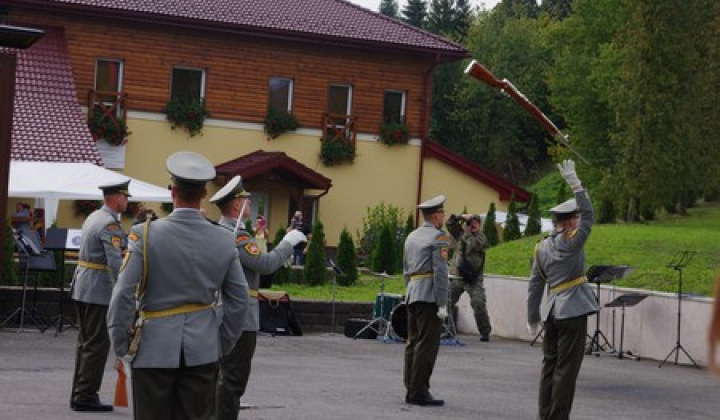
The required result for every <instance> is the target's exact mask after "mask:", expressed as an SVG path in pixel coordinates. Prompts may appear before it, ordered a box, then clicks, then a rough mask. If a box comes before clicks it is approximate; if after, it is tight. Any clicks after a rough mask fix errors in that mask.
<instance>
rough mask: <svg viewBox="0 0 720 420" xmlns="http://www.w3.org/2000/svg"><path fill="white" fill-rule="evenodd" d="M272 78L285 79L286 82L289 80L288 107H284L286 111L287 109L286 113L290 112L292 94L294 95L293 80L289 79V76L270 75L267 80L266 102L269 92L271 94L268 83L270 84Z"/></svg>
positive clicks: (291, 108)
mask: <svg viewBox="0 0 720 420" xmlns="http://www.w3.org/2000/svg"><path fill="white" fill-rule="evenodd" d="M273 79H276V80H287V81H288V82H290V83H289V86H288V98H287V103H288V109H286V111H287V112H288V113H290V112H292V110H293V96H294V94H295V80H293V79H291V78H290V77H282V76H270V79H269V80H268V102H269V101H270V94H271V91H270V84H271V82H272V81H273Z"/></svg>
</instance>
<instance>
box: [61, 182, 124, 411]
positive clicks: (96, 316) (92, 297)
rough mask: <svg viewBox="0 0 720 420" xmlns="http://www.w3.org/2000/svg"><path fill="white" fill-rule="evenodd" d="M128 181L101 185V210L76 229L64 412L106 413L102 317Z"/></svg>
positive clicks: (118, 256)
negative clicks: (72, 339) (78, 240)
mask: <svg viewBox="0 0 720 420" xmlns="http://www.w3.org/2000/svg"><path fill="white" fill-rule="evenodd" d="M129 184H130V180H127V181H125V182H122V183H119V184H118V183H114V184H111V185H102V186H100V187H99V188H100V189H101V190H102V192H103V202H104V204H103V206H102V208H100V209H98V210H95V211H94V212H92V213H91V214H90V215H89V216H88V218H87V219H86V220H85V223H83V225H82V244H81V245H80V252H79V253H78V266H77V268H76V269H75V273H74V275H73V281H72V286H71V288H70V296H71V297H72V299H73V301H74V302H75V308H76V310H77V321H78V339H77V350H76V357H75V374H74V375H73V385H72V392H71V396H70V408H71V409H73V410H75V411H112V409H113V407H112V406H111V405H106V404H102V403H101V402H100V397H99V396H98V391H99V390H100V385H101V384H102V379H103V372H104V371H105V362H106V361H107V356H108V351H109V350H110V339H109V338H108V332H107V325H106V324H105V316H106V314H107V309H108V304H109V303H110V294H111V293H112V289H113V286H114V285H115V282H116V281H117V276H118V270H120V264H121V263H122V252H123V249H125V248H126V245H127V238H126V236H125V232H124V231H123V228H122V225H121V224H120V215H121V214H122V213H123V212H124V211H125V210H126V209H127V205H128V197H130V193H129V192H128V185H129Z"/></svg>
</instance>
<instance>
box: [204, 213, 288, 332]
mask: <svg viewBox="0 0 720 420" xmlns="http://www.w3.org/2000/svg"><path fill="white" fill-rule="evenodd" d="M218 223H219V224H220V226H223V227H225V228H228V229H230V231H231V232H232V231H234V230H235V223H237V220H236V219H231V218H229V217H225V216H223V217H221V218H220V221H219V222H218ZM241 227H244V225H242V224H241ZM235 244H236V247H237V250H238V257H239V258H240V264H242V268H243V271H244V272H245V278H246V279H247V282H248V286H249V287H250V290H255V291H257V290H258V289H259V288H260V274H272V273H273V272H275V270H277V269H278V268H280V267H281V266H282V265H283V263H284V262H285V261H287V259H288V258H290V255H292V251H293V248H292V246H290V243H289V242H287V241H281V242H280V243H279V244H278V246H277V247H275V249H273V250H272V251H270V252H262V251H260V248H259V247H258V244H257V242H256V241H255V238H253V237H252V235H250V234H249V233H248V232H247V231H246V230H245V229H238V231H237V233H236V234H235ZM259 329H260V304H259V303H258V300H257V299H256V298H254V297H250V306H249V310H248V316H247V318H246V319H245V328H244V330H245V331H258V330H259Z"/></svg>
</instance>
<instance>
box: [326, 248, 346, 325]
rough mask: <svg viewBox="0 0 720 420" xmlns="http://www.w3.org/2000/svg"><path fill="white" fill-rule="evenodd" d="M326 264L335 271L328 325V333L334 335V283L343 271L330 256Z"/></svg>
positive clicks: (342, 274)
mask: <svg viewBox="0 0 720 420" xmlns="http://www.w3.org/2000/svg"><path fill="white" fill-rule="evenodd" d="M327 261H328V264H330V267H332V269H333V271H334V272H335V276H333V288H332V315H331V321H330V323H331V325H330V334H331V335H335V285H336V283H337V278H338V277H341V276H345V273H344V272H343V271H342V270H341V269H340V267H338V266H337V265H335V261H333V259H332V258H328V259H327Z"/></svg>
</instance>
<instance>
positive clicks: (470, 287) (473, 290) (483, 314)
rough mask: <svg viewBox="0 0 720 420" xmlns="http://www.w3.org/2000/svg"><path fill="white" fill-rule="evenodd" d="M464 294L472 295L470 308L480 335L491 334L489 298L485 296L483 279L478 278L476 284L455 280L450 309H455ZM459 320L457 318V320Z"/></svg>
mask: <svg viewBox="0 0 720 420" xmlns="http://www.w3.org/2000/svg"><path fill="white" fill-rule="evenodd" d="M463 292H467V293H468V295H470V306H472V309H473V313H474V314H475V323H476V324H477V328H478V331H480V334H490V331H491V330H492V326H491V325H490V317H489V316H488V312H487V304H486V302H487V297H486V296H485V285H484V284H483V278H482V277H478V279H477V280H475V281H474V282H467V281H465V280H463V279H453V280H452V282H451V283H450V303H451V305H450V307H451V308H454V307H455V304H456V303H457V302H458V300H459V299H460V296H461V295H462V294H463ZM456 319H457V318H456Z"/></svg>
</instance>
